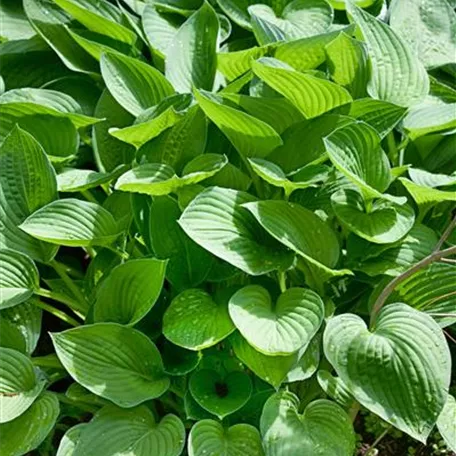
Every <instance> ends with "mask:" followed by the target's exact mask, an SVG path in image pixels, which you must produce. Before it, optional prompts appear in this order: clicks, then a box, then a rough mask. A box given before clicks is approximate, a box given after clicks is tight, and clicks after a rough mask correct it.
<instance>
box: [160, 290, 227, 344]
mask: <svg viewBox="0 0 456 456" xmlns="http://www.w3.org/2000/svg"><path fill="white" fill-rule="evenodd" d="M234 329H235V328H234V325H233V322H232V321H231V319H230V316H229V314H228V308H227V305H226V302H216V301H214V299H213V298H212V297H211V296H210V295H209V294H208V293H206V292H205V291H203V290H198V289H189V290H185V291H183V292H182V293H180V294H179V295H178V296H176V297H175V298H174V299H173V301H172V302H171V305H170V306H169V307H168V309H166V312H165V315H164V317H163V334H164V335H165V337H166V338H167V339H168V340H170V341H171V342H173V343H174V344H176V345H179V346H181V347H184V348H187V349H189V350H203V349H205V348H208V347H211V346H213V345H215V344H217V343H218V342H220V341H221V340H223V339H225V337H227V336H228V335H229V334H231V333H232V332H233V331H234Z"/></svg>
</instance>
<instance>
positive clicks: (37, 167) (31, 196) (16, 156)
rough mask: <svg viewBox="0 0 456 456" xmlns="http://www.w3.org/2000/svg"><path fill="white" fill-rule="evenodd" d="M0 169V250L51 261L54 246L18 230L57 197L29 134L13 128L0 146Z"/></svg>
mask: <svg viewBox="0 0 456 456" xmlns="http://www.w3.org/2000/svg"><path fill="white" fill-rule="evenodd" d="M0 168H1V169H2V172H1V173H0V226H1V227H2V229H1V230H0V247H1V248H7V249H13V250H19V251H21V252H23V253H25V254H27V255H28V256H30V258H33V259H35V260H38V261H44V262H46V261H49V260H51V259H52V258H53V257H54V255H55V254H56V252H57V249H56V247H54V246H51V245H49V244H45V243H43V242H40V241H38V240H36V239H34V238H33V237H31V236H29V235H28V234H26V233H24V232H23V231H22V230H20V229H19V228H18V225H20V224H21V223H22V222H23V221H24V220H25V219H26V218H27V217H28V216H29V215H30V214H31V213H32V212H34V211H36V210H37V209H39V208H40V207H42V206H44V205H46V204H48V203H50V202H51V201H53V200H54V199H56V198H57V184H56V179H55V171H54V169H53V168H52V165H51V164H50V162H49V160H48V158H47V157H46V154H45V152H44V151H43V149H42V148H41V146H40V145H39V144H38V143H37V142H36V140H35V139H34V138H33V137H32V136H31V135H30V134H29V133H26V132H25V131H23V130H21V129H20V128H18V127H15V128H14V129H13V130H12V131H11V133H10V134H9V135H8V136H7V137H6V138H5V140H4V141H3V143H2V145H1V147H0ZM17 176H23V178H22V179H18V178H17Z"/></svg>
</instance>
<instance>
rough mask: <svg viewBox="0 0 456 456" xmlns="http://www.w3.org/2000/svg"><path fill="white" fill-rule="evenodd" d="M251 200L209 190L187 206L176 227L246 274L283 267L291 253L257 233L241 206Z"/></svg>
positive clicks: (230, 192)
mask: <svg viewBox="0 0 456 456" xmlns="http://www.w3.org/2000/svg"><path fill="white" fill-rule="evenodd" d="M254 199H255V198H254V197H253V196H251V195H249V194H248V193H244V192H238V191H235V190H231V189H223V188H219V187H212V188H208V189H207V190H204V191H203V192H202V193H200V194H199V195H198V196H197V197H196V198H195V199H194V200H193V201H192V202H191V203H190V204H189V205H188V206H187V208H186V209H185V211H184V213H183V214H182V216H181V218H180V219H179V224H180V226H181V227H182V228H183V230H184V231H185V233H186V234H187V235H188V236H189V237H190V238H191V239H193V241H195V242H196V243H197V244H199V245H200V246H201V247H203V248H205V249H206V250H209V252H211V253H212V254H213V255H215V256H217V257H219V258H221V259H222V260H225V261H227V262H228V263H230V264H232V265H233V266H236V267H238V268H239V269H241V270H243V271H244V272H246V273H247V274H251V275H261V274H265V273H267V272H270V271H273V270H275V269H277V268H281V267H286V265H287V264H289V262H290V261H291V256H290V254H289V253H288V252H286V251H285V249H281V248H280V247H279V246H278V245H274V244H273V243H271V239H270V238H269V237H267V236H265V233H261V232H259V230H258V225H257V224H256V223H255V220H254V218H253V217H252V215H251V214H250V213H249V212H248V211H247V210H246V209H244V208H243V207H242V206H241V205H242V204H244V203H248V202H252V201H254Z"/></svg>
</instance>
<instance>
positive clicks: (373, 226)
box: [331, 189, 415, 244]
mask: <svg viewBox="0 0 456 456" xmlns="http://www.w3.org/2000/svg"><path fill="white" fill-rule="evenodd" d="M331 205H332V208H333V210H334V212H335V214H336V216H337V217H338V218H339V219H340V221H341V222H342V223H343V224H344V225H345V226H347V227H348V228H349V229H350V230H351V231H353V232H354V233H355V234H357V235H358V236H360V237H362V238H364V239H367V240H368V241H370V242H374V243H376V244H389V243H391V242H396V241H398V240H399V239H401V238H403V237H404V236H405V235H406V234H407V233H408V232H409V231H410V230H411V229H412V227H413V224H414V222H415V213H414V211H413V209H412V208H411V207H410V206H409V205H408V204H404V205H402V206H400V205H398V204H394V203H392V202H390V201H384V200H376V201H374V202H369V203H368V204H366V203H365V201H364V200H363V196H362V195H361V193H359V192H358V191H357V190H352V189H341V190H338V191H337V192H336V193H333V194H332V195H331Z"/></svg>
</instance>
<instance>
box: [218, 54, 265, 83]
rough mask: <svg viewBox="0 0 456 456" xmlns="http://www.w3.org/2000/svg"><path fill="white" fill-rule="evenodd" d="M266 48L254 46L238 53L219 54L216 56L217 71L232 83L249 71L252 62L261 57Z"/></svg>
mask: <svg viewBox="0 0 456 456" xmlns="http://www.w3.org/2000/svg"><path fill="white" fill-rule="evenodd" d="M267 50H268V46H263V47H257V46H254V47H252V48H249V49H242V50H240V51H232V52H219V53H218V54H217V69H218V70H219V71H220V72H221V73H222V74H223V75H224V76H225V77H226V78H227V79H228V81H233V80H234V79H236V78H238V77H239V76H241V75H243V74H244V73H246V72H247V71H249V70H250V65H251V61H252V60H256V59H259V58H260V57H263V56H264V55H265V54H266V52H267Z"/></svg>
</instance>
